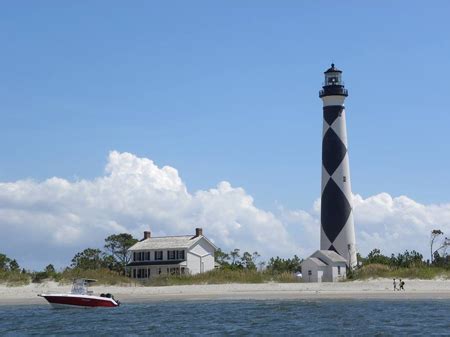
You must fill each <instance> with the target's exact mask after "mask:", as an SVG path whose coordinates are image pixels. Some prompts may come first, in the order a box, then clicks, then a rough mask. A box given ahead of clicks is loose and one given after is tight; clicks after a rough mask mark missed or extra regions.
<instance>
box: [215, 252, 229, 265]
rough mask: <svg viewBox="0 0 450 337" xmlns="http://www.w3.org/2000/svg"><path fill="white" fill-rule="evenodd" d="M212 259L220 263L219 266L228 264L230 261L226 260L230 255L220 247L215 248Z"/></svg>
mask: <svg viewBox="0 0 450 337" xmlns="http://www.w3.org/2000/svg"><path fill="white" fill-rule="evenodd" d="M214 259H215V261H216V262H217V263H218V264H220V266H221V267H226V266H229V265H230V263H229V262H228V261H229V260H230V255H229V254H227V253H225V252H223V251H222V250H221V249H220V248H219V249H217V250H216V252H215V253H214Z"/></svg>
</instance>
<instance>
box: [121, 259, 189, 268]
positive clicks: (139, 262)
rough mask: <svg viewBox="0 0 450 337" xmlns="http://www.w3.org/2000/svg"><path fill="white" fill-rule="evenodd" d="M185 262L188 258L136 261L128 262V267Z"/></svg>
mask: <svg viewBox="0 0 450 337" xmlns="http://www.w3.org/2000/svg"><path fill="white" fill-rule="evenodd" d="M183 262H186V260H165V261H136V262H130V263H128V264H127V267H135V266H165V265H173V264H179V265H181V264H182V263H183Z"/></svg>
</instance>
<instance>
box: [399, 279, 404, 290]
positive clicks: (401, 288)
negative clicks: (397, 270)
mask: <svg viewBox="0 0 450 337" xmlns="http://www.w3.org/2000/svg"><path fill="white" fill-rule="evenodd" d="M404 285H405V281H402V279H400V289H399V290H403V291H405V288H403V286H404Z"/></svg>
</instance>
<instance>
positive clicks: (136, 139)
mask: <svg viewBox="0 0 450 337" xmlns="http://www.w3.org/2000/svg"><path fill="white" fill-rule="evenodd" d="M448 13H450V3H449V2H447V1H433V2H430V3H427V5H425V3H424V2H422V1H395V2H393V1H376V2H375V1H373V2H364V4H362V3H361V2H360V1H339V2H336V1H334V2H332V1H283V2H278V1H276V2H275V1H246V2H241V1H214V2H212V1H189V2H187V1H170V2H160V3H157V2H150V1H147V2H145V1H135V2H132V3H130V2H128V3H125V2H119V1H91V2H89V3H87V2H86V3H79V2H71V3H68V2H65V3H63V2H60V1H40V2H30V3H27V5H26V6H25V5H24V4H20V3H17V2H10V3H3V4H2V5H1V10H0V45H1V53H0V153H1V156H0V182H13V181H17V180H23V179H27V178H30V179H33V180H36V181H43V180H45V179H47V178H50V177H53V176H56V177H60V178H64V179H67V180H69V181H77V180H79V179H95V178H96V177H99V176H102V175H103V174H104V167H105V165H106V163H107V160H108V154H109V152H110V151H111V150H117V151H119V152H130V153H133V154H135V155H137V156H139V157H145V158H150V159H152V160H153V161H154V162H155V163H156V165H158V166H159V167H162V166H164V165H170V166H171V167H174V168H176V169H177V170H178V171H179V174H180V176H181V178H182V180H183V181H184V182H185V183H186V185H187V188H188V190H189V191H191V192H192V193H194V192H195V191H197V190H206V189H208V188H211V187H213V186H216V184H217V183H219V182H220V181H223V180H225V181H228V182H230V183H231V185H232V186H236V187H242V188H244V189H245V191H246V192H247V193H248V194H249V195H251V196H252V197H253V198H254V201H255V205H256V206H258V207H262V208H264V209H266V210H269V211H271V210H275V209H276V208H277V207H278V206H279V205H282V206H283V207H287V208H290V209H310V208H311V207H312V203H313V202H314V200H316V199H317V198H318V197H319V195H320V174H321V169H320V168H321V137H322V134H321V133H322V102H321V100H320V99H319V98H318V91H319V89H320V88H321V83H322V80H323V71H324V70H325V69H326V68H327V67H329V65H330V63H331V62H332V61H333V62H335V63H336V65H337V66H338V67H339V68H341V69H343V71H344V74H343V76H344V81H345V83H346V87H347V88H348V90H349V97H348V99H347V102H346V108H347V123H348V125H347V126H348V134H349V151H350V165H351V174H352V185H353V192H354V193H357V194H361V195H362V196H364V197H368V196H371V195H375V194H378V193H381V192H386V193H389V194H390V195H392V196H400V195H406V196H408V197H409V198H412V199H414V200H416V201H417V202H420V203H425V204H429V203H434V204H439V203H448V202H450V198H449V192H448V191H449V190H450V182H449V179H448V177H449V174H448V167H450V157H449V155H448V153H449V151H448V147H449V145H450V141H449V133H448V131H449V129H450V128H449V125H450V111H449V104H448V96H449V89H450V85H449V79H450V64H449V62H450V61H449V60H450V39H449V32H450V22H449V20H448Z"/></svg>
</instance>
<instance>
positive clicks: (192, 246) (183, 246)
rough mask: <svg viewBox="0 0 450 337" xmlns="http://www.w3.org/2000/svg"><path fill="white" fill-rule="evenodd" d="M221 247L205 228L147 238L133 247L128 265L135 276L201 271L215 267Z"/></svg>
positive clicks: (146, 235) (144, 276) (145, 233)
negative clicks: (217, 253)
mask: <svg viewBox="0 0 450 337" xmlns="http://www.w3.org/2000/svg"><path fill="white" fill-rule="evenodd" d="M216 250H217V247H216V246H215V245H214V244H213V243H212V242H211V241H209V240H208V239H207V238H206V237H205V236H203V230H202V229H201V228H196V229H195V235H183V236H164V237H152V236H151V233H150V232H144V238H143V239H142V240H141V241H139V242H138V243H136V244H135V245H133V246H132V247H130V249H129V250H128V251H129V252H130V253H131V262H130V263H129V264H128V265H127V269H128V270H129V272H130V275H131V277H132V278H137V279H147V278H151V277H155V276H158V275H168V274H171V275H184V274H191V275H194V274H198V273H203V272H206V271H209V270H212V269H214V253H215V251H216Z"/></svg>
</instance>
